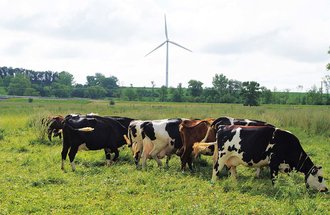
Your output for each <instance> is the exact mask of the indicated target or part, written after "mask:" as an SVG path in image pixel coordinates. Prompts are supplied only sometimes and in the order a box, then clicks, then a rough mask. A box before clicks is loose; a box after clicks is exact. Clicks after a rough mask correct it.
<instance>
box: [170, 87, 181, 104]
mask: <svg viewBox="0 0 330 215" xmlns="http://www.w3.org/2000/svg"><path fill="white" fill-rule="evenodd" d="M171 91H172V97H171V100H172V101H173V102H182V101H183V89H182V84H181V83H179V84H178V87H177V88H176V89H174V88H173V89H172V90H171Z"/></svg>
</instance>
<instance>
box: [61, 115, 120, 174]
mask: <svg viewBox="0 0 330 215" xmlns="http://www.w3.org/2000/svg"><path fill="white" fill-rule="evenodd" d="M126 134H127V127H125V126H123V125H122V124H121V123H119V122H118V121H116V120H114V119H113V118H111V117H101V116H95V115H93V116H91V115H87V116H82V115H68V116H66V117H65V118H64V120H63V149H62V169H63V170H64V161H65V159H66V156H67V154H68V151H69V149H70V152H69V159H70V162H71V167H72V170H73V171H75V165H74V158H75V156H76V153H77V151H78V150H79V149H86V150H99V149H104V152H105V156H106V161H107V164H108V165H110V158H111V156H110V153H115V156H114V158H113V160H112V161H116V160H117V158H118V156H119V151H118V148H119V147H120V146H123V145H124V144H125V143H126V141H125V138H124V135H126Z"/></svg>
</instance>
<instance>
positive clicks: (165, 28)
mask: <svg viewBox="0 0 330 215" xmlns="http://www.w3.org/2000/svg"><path fill="white" fill-rule="evenodd" d="M164 19H165V36H166V40H168V35H167V24H166V14H164Z"/></svg>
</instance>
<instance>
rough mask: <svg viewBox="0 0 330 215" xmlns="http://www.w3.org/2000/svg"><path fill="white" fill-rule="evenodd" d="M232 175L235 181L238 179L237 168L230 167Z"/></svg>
mask: <svg viewBox="0 0 330 215" xmlns="http://www.w3.org/2000/svg"><path fill="white" fill-rule="evenodd" d="M230 175H231V177H232V178H233V179H236V178H237V171H236V166H232V167H230Z"/></svg>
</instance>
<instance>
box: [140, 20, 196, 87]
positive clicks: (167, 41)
mask: <svg viewBox="0 0 330 215" xmlns="http://www.w3.org/2000/svg"><path fill="white" fill-rule="evenodd" d="M164 18H165V37H166V40H165V41H164V42H163V43H161V44H160V45H159V46H157V47H156V48H154V49H153V50H152V51H151V52H149V53H148V54H146V55H145V57H146V56H148V55H149V54H151V53H152V52H154V51H155V50H157V49H158V48H160V47H162V46H163V45H164V44H165V43H166V87H167V88H168V44H169V43H172V44H173V45H176V46H178V47H180V48H183V49H185V50H187V51H190V52H192V51H191V50H190V49H187V48H185V47H183V46H181V45H179V44H177V43H175V42H173V41H171V40H169V39H168V34H167V25H166V15H164Z"/></svg>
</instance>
